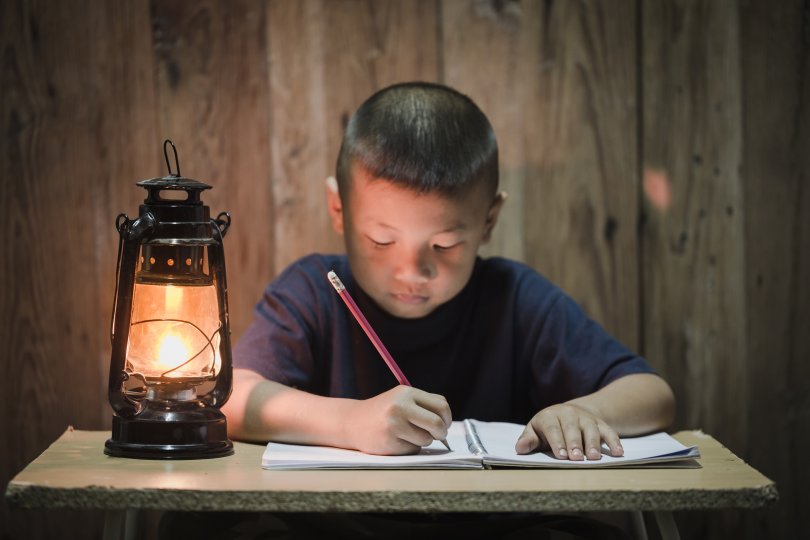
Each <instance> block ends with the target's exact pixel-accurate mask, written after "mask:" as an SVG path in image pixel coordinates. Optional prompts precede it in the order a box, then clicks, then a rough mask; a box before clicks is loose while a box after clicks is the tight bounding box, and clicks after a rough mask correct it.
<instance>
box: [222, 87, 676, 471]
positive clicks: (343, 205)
mask: <svg viewBox="0 0 810 540" xmlns="http://www.w3.org/2000/svg"><path fill="white" fill-rule="evenodd" d="M505 200H506V194H505V193H502V192H498V149H497V143H496V140H495V135H494V133H493V130H492V128H491V126H490V124H489V121H488V120H487V119H486V117H485V116H484V114H483V113H482V112H481V111H480V110H479V109H478V107H477V106H476V105H475V104H474V103H473V102H472V101H471V100H470V99H469V98H467V97H466V96H464V95H463V94H460V93H458V92H456V91H454V90H452V89H450V88H447V87H444V86H440V85H435V84H427V83H407V84H399V85H394V86H391V87H388V88H385V89H383V90H381V91H379V92H377V93H376V94H374V95H373V96H371V97H370V98H369V99H368V100H367V101H366V102H365V103H363V105H361V107H360V108H359V109H358V111H357V112H356V113H355V114H354V116H353V117H352V118H351V120H350V122H349V124H348V126H347V128H346V134H345V136H344V139H343V144H342V146H341V149H340V154H339V157H338V163H337V180H336V181H335V180H334V179H330V180H328V181H327V201H328V210H329V213H330V216H331V219H332V225H333V227H334V229H335V230H336V231H337V232H338V233H339V234H341V235H343V236H344V240H345V245H346V253H347V255H346V256H327V255H310V256H308V257H305V258H303V259H301V260H300V261H298V262H296V263H294V264H293V265H292V266H291V267H289V268H288V269H287V270H286V271H285V272H284V273H282V274H281V276H279V278H278V279H277V280H276V281H274V282H273V283H271V284H270V286H269V287H268V288H267V290H266V292H265V295H264V297H263V299H262V301H261V302H260V304H259V305H258V307H257V316H256V319H255V321H254V323H253V325H252V326H251V327H250V329H249V330H248V331H247V333H246V334H245V336H244V337H243V338H242V339H241V340H240V342H239V343H238V345H237V346H236V348H235V351H234V366H235V369H234V385H233V394H232V396H231V398H230V400H229V401H228V403H227V404H226V408H225V410H226V414H227V416H228V424H229V428H230V430H231V433H232V435H233V437H234V438H237V439H243V440H253V441H266V440H269V439H273V440H276V441H282V442H296V443H305V444H320V445H330V446H337V447H345V448H352V449H357V450H361V451H364V452H368V453H377V454H400V453H409V452H417V451H418V450H419V448H420V447H422V446H425V445H427V444H430V442H431V441H432V440H434V439H437V440H441V439H444V438H445V436H446V434H447V428H448V426H449V425H450V422H451V421H452V420H453V419H464V418H477V419H479V420H493V421H494V420H501V421H510V422H519V423H523V424H525V425H526V428H525V430H524V432H523V434H522V435H521V436H520V438H519V439H518V440H517V441H515V447H516V450H517V452H518V453H528V452H532V451H535V450H537V449H551V451H552V452H553V453H554V454H555V455H556V456H557V457H558V458H559V459H571V460H582V459H599V458H600V451H599V447H600V444H601V442H602V441H604V443H605V444H606V445H607V446H608V447H609V449H610V452H611V454H613V455H621V454H622V448H621V445H620V442H619V435H627V436H629V435H637V434H642V433H645V432H650V431H655V430H660V429H663V428H665V427H666V426H668V425H669V424H670V422H671V420H672V417H673V411H674V398H673V395H672V392H671V390H670V388H669V386H668V385H667V384H666V382H664V381H663V380H662V379H661V378H659V377H658V376H657V375H655V374H654V373H653V372H652V370H651V368H650V367H649V366H648V365H647V363H646V362H645V361H644V360H643V359H642V358H640V357H638V356H636V355H634V354H632V353H631V352H630V351H628V350H627V349H626V348H624V347H623V346H622V345H621V344H619V343H618V342H617V341H616V340H614V339H613V338H611V337H610V336H609V335H608V334H607V333H606V332H605V331H604V330H603V329H602V328H601V327H599V326H598V325H597V324H596V323H595V322H593V321H591V320H589V319H588V318H587V317H586V316H585V315H584V314H583V312H582V311H581V310H580V309H579V308H578V307H577V305H576V304H575V303H574V302H573V301H572V300H571V299H570V298H568V297H567V296H565V295H564V294H563V293H562V292H561V291H560V290H559V289H558V288H556V287H555V286H553V285H552V284H551V283H549V282H548V281H547V280H545V279H544V278H543V277H541V276H540V275H538V274H537V273H536V272H534V271H533V270H531V269H530V268H528V267H526V266H524V265H521V264H518V263H515V262H511V261H507V260H505V259H501V258H490V259H486V260H485V259H481V258H479V257H478V256H477V251H478V248H479V246H480V245H482V244H483V243H485V242H486V241H488V240H489V237H490V234H491V232H492V229H493V227H494V226H495V223H496V221H497V218H498V213H499V211H500V209H501V207H502V206H503V204H504V201H505ZM330 269H334V270H335V271H336V272H337V274H338V276H339V277H340V278H341V279H342V281H343V282H344V284H345V285H346V287H347V288H348V290H349V291H350V293H351V294H352V296H353V297H354V298H355V300H356V301H357V303H358V305H359V306H360V308H361V310H362V311H363V312H364V313H365V315H366V317H367V318H368V320H369V322H370V323H371V325H372V326H373V327H374V328H375V330H376V331H377V333H378V334H379V336H380V338H381V339H382V341H383V342H384V343H385V344H386V345H387V347H388V348H389V350H390V351H391V353H392V356H393V357H394V358H395V359H396V361H397V363H398V364H399V365H400V367H401V368H402V370H403V372H404V373H405V374H406V376H407V377H408V378H409V380H410V381H411V383H412V384H413V385H414V387H413V388H411V387H404V386H396V381H395V379H394V378H393V375H391V373H390V372H389V371H388V368H387V367H386V365H385V363H384V362H383V360H382V359H381V358H380V357H379V354H378V353H377V352H376V351H375V350H374V348H373V346H372V345H371V343H370V342H369V341H368V339H367V338H366V337H365V335H364V334H363V333H362V331H361V329H360V328H359V326H358V325H357V323H356V322H355V321H354V320H353V319H352V317H351V314H350V313H349V311H348V310H347V309H346V307H345V306H344V305H343V303H342V301H341V300H340V298H339V297H338V295H337V294H336V293H335V291H334V289H332V286H331V284H330V282H329V281H328V279H327V277H326V274H327V272H328V271H329V270H330Z"/></svg>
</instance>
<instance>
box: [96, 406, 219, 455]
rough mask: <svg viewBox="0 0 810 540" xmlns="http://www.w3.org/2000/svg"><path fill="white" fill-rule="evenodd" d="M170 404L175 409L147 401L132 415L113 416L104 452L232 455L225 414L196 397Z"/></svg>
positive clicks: (112, 453)
mask: <svg viewBox="0 0 810 540" xmlns="http://www.w3.org/2000/svg"><path fill="white" fill-rule="evenodd" d="M191 404H193V406H192V407H189V405H191ZM171 405H173V406H174V408H172V406H167V403H166V402H157V403H156V402H150V401H147V402H146V407H145V408H144V410H143V411H142V412H141V413H140V414H138V415H137V416H136V417H134V418H123V417H120V416H118V415H114V416H113V424H112V437H111V438H110V439H108V440H107V442H106V443H105V444H104V453H105V454H107V455H108V456H115V457H126V458H139V459H205V458H217V457H224V456H230V455H232V454H233V443H232V442H231V441H230V440H228V429H227V424H226V421H225V415H224V414H222V413H221V412H220V411H219V409H216V408H213V407H208V406H205V405H204V404H203V403H202V402H200V401H197V400H195V401H193V402H185V403H182V404H180V405H179V406H178V405H177V404H171ZM178 409H179V410H178Z"/></svg>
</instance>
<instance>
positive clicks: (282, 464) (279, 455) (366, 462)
mask: <svg viewBox="0 0 810 540" xmlns="http://www.w3.org/2000/svg"><path fill="white" fill-rule="evenodd" d="M523 427H524V426H522V425H520V424H510V423H506V422H481V421H478V420H464V421H463V422H460V421H459V422H453V425H452V426H450V430H449V431H448V433H447V442H448V443H449V444H450V447H451V448H452V449H453V450H452V451H448V450H447V449H446V448H444V446H442V444H441V443H440V442H438V441H434V442H433V444H431V445H430V446H426V447H424V448H422V451H421V452H420V453H418V454H415V455H410V456H376V455H371V454H364V453H362V452H357V451H355V450H344V449H341V448H332V447H327V446H302V445H295V444H281V443H274V442H271V443H268V444H267V447H266V448H265V450H264V454H263V455H262V467H263V468H265V469H274V470H285V469H286V470H289V469H483V468H489V467H556V468H560V467H567V468H582V467H586V468H587V467H617V466H633V467H638V466H646V465H650V464H654V465H658V466H662V465H663V466H679V465H680V466H683V465H687V466H689V465H690V464H691V465H692V466H695V464H694V462H691V463H690V462H689V461H688V460H691V459H693V458H697V457H700V452H699V451H698V448H697V447H696V446H691V447H687V446H684V445H682V444H681V443H679V442H678V441H676V440H675V439H673V438H672V437H670V436H669V435H667V434H666V433H656V434H653V435H647V436H645V437H631V438H625V439H622V447H623V448H624V456H622V457H612V456H610V455H609V454H608V450H607V447H603V449H602V459H600V460H593V461H588V460H585V461H568V460H562V459H557V458H555V457H553V456H552V455H551V454H550V453H544V452H538V453H534V454H528V455H518V454H517V453H516V452H515V442H516V441H517V439H518V437H519V436H520V434H521V433H522V431H523Z"/></svg>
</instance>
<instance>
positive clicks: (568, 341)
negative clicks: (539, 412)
mask: <svg viewBox="0 0 810 540" xmlns="http://www.w3.org/2000/svg"><path fill="white" fill-rule="evenodd" d="M540 279H541V280H543V279H544V278H540ZM524 288H525V289H526V290H524V292H523V293H522V294H523V296H524V300H528V299H534V302H527V301H524V302H521V304H522V309H523V311H524V314H523V315H522V316H521V318H522V319H523V320H524V321H528V324H529V326H528V328H527V330H526V335H527V336H529V340H528V342H527V344H526V345H527V347H528V348H529V349H528V353H529V356H530V358H531V370H532V376H533V379H534V381H535V383H536V384H535V388H534V391H535V392H537V395H536V396H535V398H536V400H537V401H539V402H541V403H542V405H544V406H547V405H550V404H554V403H560V402H563V401H567V400H569V399H573V398H576V397H580V396H584V395H587V394H591V393H593V392H595V391H597V390H599V389H600V388H602V387H604V386H606V385H608V384H609V383H611V382H613V381H615V380H616V379H619V378H620V377H623V376H625V375H630V374H633V373H654V370H653V369H652V368H651V367H650V365H649V364H648V363H647V362H646V360H644V359H643V358H642V357H641V356H639V355H637V354H635V353H634V352H632V351H631V350H630V349H628V348H627V347H626V346H625V345H623V344H622V343H620V342H619V341H618V340H617V339H616V338H614V337H613V336H611V335H610V334H609V333H608V332H607V331H606V330H605V329H604V328H602V326H601V325H600V324H599V323H597V322H596V321H594V320H593V319H591V318H589V317H588V316H587V315H586V314H585V312H584V311H583V310H582V308H581V307H580V306H579V305H578V304H577V303H576V302H575V301H574V300H573V299H572V298H570V297H569V296H568V295H566V294H565V293H564V292H563V291H562V290H560V289H559V288H558V287H556V286H554V285H551V284H550V283H548V282H546V283H528V284H525V286H524Z"/></svg>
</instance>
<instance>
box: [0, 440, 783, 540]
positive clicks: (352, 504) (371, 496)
mask: <svg viewBox="0 0 810 540" xmlns="http://www.w3.org/2000/svg"><path fill="white" fill-rule="evenodd" d="M674 436H675V438H676V439H678V440H679V441H681V442H682V443H683V444H686V445H692V444H697V445H698V446H699V448H700V452H701V455H702V457H701V459H700V460H698V461H699V464H700V467H699V468H689V469H684V468H668V469H665V468H655V469H649V468H647V469H587V470H558V469H498V470H438V471H437V470H431V471H381V470H374V471H369V470H365V471H267V470H263V469H261V468H260V463H261V454H262V451H263V449H264V447H263V446H261V445H254V444H246V443H234V446H235V454H234V455H233V456H229V457H225V458H216V459H202V460H188V461H185V460H184V461H155V460H138V459H125V458H113V457H109V456H106V455H104V453H103V449H104V441H105V440H106V439H107V438H108V437H109V433H108V432H106V431H74V430H72V429H68V431H66V432H65V433H64V434H63V435H62V436H61V437H59V439H57V441H56V442H55V443H54V444H53V445H51V447H50V448H48V449H47V450H46V451H45V452H44V453H43V454H42V455H40V456H39V457H38V458H36V459H35V460H34V461H33V462H32V463H31V464H30V465H28V466H27V467H26V468H25V469H24V470H23V471H22V472H20V473H19V474H18V475H17V476H16V477H15V478H14V479H13V480H12V481H11V482H10V483H9V485H8V488H7V489H6V498H7V500H8V501H9V503H10V504H12V505H15V506H20V507H25V508H70V509H79V510H81V509H102V510H106V511H107V518H106V522H105V538H114V537H121V536H127V534H126V532H127V530H128V528H127V524H128V523H132V522H133V520H132V517H133V513H134V512H135V511H137V510H141V509H160V510H194V511H201V510H218V511H274V512H301V511H306V512H319V511H329V512H561V511H564V512H578V511H631V512H633V513H634V514H633V515H634V524H636V526H637V532H638V534H640V535H641V536H642V537H646V531H645V530H644V529H643V523H644V522H643V518H642V514H641V513H642V512H653V513H655V516H656V519H657V521H658V525H659V528H660V529H661V533H662V537H663V538H678V531H677V528H676V527H675V522H674V520H673V518H672V513H671V512H672V511H673V510H706V509H721V508H758V507H763V506H767V505H770V504H773V503H775V502H776V500H777V498H778V495H777V491H776V487H775V485H774V483H773V482H772V481H771V480H769V479H768V478H766V477H765V476H763V475H762V474H760V473H759V472H758V471H756V470H755V469H753V468H752V467H750V466H749V465H747V464H746V463H745V462H743V461H742V460H741V459H739V458H738V457H737V456H735V455H734V454H732V453H731V452H730V451H729V450H728V449H727V448H725V447H723V446H722V445H721V444H720V443H718V442H717V441H716V440H714V439H713V438H712V437H711V436H709V435H706V434H704V433H702V432H700V431H688V432H687V431H685V432H680V433H677V434H675V435H674Z"/></svg>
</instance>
